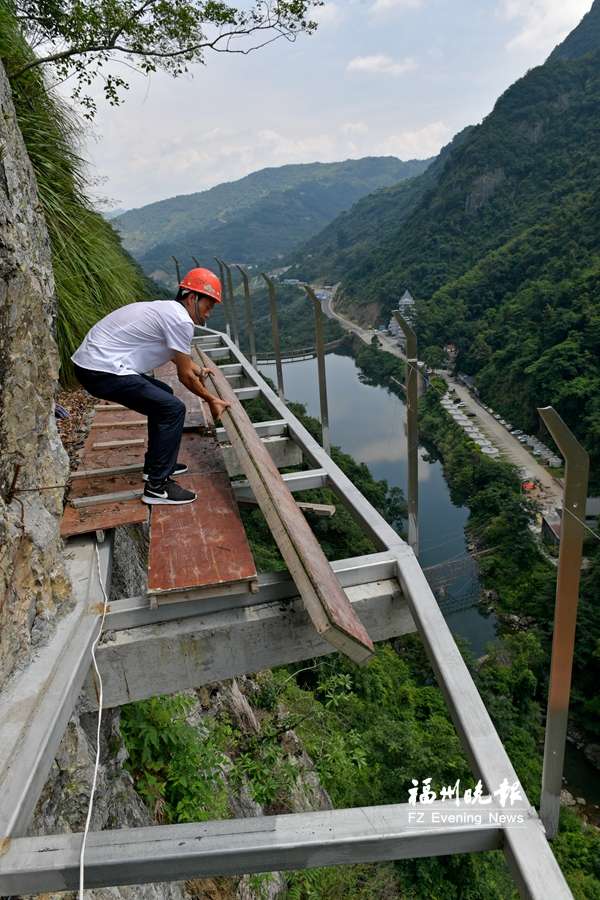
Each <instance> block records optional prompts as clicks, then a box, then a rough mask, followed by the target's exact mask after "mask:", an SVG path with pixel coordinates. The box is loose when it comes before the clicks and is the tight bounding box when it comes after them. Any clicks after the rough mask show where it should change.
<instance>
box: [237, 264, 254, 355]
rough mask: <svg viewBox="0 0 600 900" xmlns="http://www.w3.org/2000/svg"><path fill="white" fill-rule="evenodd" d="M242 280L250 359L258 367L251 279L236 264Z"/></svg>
mask: <svg viewBox="0 0 600 900" xmlns="http://www.w3.org/2000/svg"><path fill="white" fill-rule="evenodd" d="M236 269H238V271H239V273H240V275H241V276H242V281H243V282H244V307H245V310H246V331H247V332H248V342H249V344H250V360H251V362H252V365H253V366H254V367H255V368H256V337H255V334H254V319H253V317H252V298H251V296H250V281H249V279H248V273H247V272H246V271H245V270H244V269H242V267H241V266H237V265H236Z"/></svg>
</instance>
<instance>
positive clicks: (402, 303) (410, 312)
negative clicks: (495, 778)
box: [398, 290, 417, 325]
mask: <svg viewBox="0 0 600 900" xmlns="http://www.w3.org/2000/svg"><path fill="white" fill-rule="evenodd" d="M416 311H417V310H416V304H415V298H414V297H413V295H412V294H411V292H410V291H409V290H406V291H404V293H403V294H402V296H401V297H400V300H399V301H398V312H399V313H400V315H401V316H402V318H403V319H406V321H407V322H408V323H409V324H410V325H414V323H415V316H416Z"/></svg>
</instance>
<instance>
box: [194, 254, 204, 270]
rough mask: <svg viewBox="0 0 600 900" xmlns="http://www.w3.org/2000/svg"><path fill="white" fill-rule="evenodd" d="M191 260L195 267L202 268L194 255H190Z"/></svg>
mask: <svg viewBox="0 0 600 900" xmlns="http://www.w3.org/2000/svg"><path fill="white" fill-rule="evenodd" d="M192 260H193V263H194V265H195V266H196V268H197V269H200V268H202V267H201V265H200V263H199V262H198V260H197V259H196V257H195V256H192Z"/></svg>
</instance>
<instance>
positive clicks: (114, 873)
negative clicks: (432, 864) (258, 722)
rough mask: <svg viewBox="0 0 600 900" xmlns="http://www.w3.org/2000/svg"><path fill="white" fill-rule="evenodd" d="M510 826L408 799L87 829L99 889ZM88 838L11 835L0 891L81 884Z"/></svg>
mask: <svg viewBox="0 0 600 900" xmlns="http://www.w3.org/2000/svg"><path fill="white" fill-rule="evenodd" d="M486 809H490V812H496V811H497V810H496V808H494V807H492V808H490V807H486ZM430 813H431V814H435V813H438V814H439V815H444V814H447V813H448V806H447V805H444V804H442V803H437V804H434V805H433V806H432V808H431V809H430V810H428V816H429V815H430ZM498 814H500V811H498ZM431 818H433V815H432V816H431ZM503 835H504V832H503V829H502V828H501V827H499V826H498V825H488V824H486V825H484V826H476V825H475V826H473V825H454V826H452V825H450V826H448V825H446V826H445V827H444V826H440V825H432V824H419V822H418V821H417V816H416V812H415V809H414V807H412V806H410V805H409V804H404V803H402V804H396V805H389V806H369V807H357V808H354V809H336V810H326V811H323V812H312V813H295V814H288V815H276V816H259V817H255V818H252V819H229V820H227V821H215V822H200V823H197V824H189V825H161V826H154V827H149V828H148V827H147V828H128V829H119V830H118V831H100V832H92V833H91V834H90V835H89V838H88V842H87V850H86V868H85V874H86V877H85V882H86V886H87V887H88V888H101V887H107V886H111V885H115V884H119V885H126V884H148V883H151V882H156V881H183V880H188V879H195V878H207V877H211V876H216V875H241V874H245V873H249V872H272V871H282V870H283V871H285V870H290V869H308V868H313V867H316V866H333V865H344V864H346V865H349V864H355V863H374V862H381V861H383V860H389V859H414V858H418V857H424V856H447V855H448V854H451V853H476V852H483V851H486V850H496V849H498V848H499V847H500V846H501V845H502V841H503ZM81 837H82V836H81V835H80V834H64V835H49V836H47V837H36V838H26V839H21V840H19V841H15V842H13V843H12V844H11V845H10V846H9V847H8V849H7V850H6V852H5V854H4V855H3V856H2V857H0V892H1V893H2V894H5V895H15V894H37V893H42V892H43V893H48V892H54V891H70V890H75V889H76V888H77V887H78V884H79V881H78V878H79V873H78V867H79V849H80V846H81ZM548 896H552V895H550V894H548ZM553 900H554V897H553Z"/></svg>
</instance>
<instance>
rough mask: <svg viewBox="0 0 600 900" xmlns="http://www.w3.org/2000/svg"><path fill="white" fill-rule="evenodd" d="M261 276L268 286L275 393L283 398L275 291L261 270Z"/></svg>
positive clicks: (271, 281) (269, 279) (270, 281)
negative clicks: (275, 371)
mask: <svg viewBox="0 0 600 900" xmlns="http://www.w3.org/2000/svg"><path fill="white" fill-rule="evenodd" d="M261 275H262V277H263V278H264V280H265V281H266V283H267V287H268V288H269V302H270V305H271V329H272V332H273V350H274V351H275V368H276V370H277V393H278V394H279V399H280V400H284V399H285V398H284V395H283V366H282V365H281V342H280V340H279V321H278V319H277V295H276V293H275V285H274V284H273V280H272V279H271V278H269V276H268V275H266V274H265V272H261Z"/></svg>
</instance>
